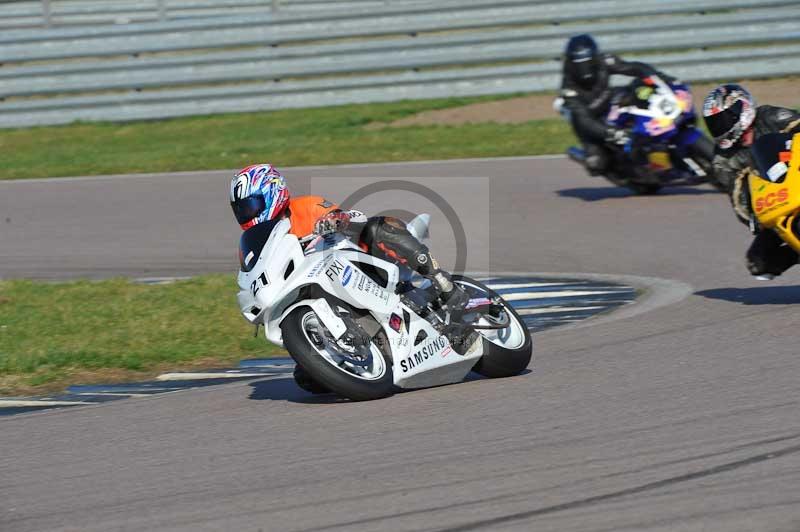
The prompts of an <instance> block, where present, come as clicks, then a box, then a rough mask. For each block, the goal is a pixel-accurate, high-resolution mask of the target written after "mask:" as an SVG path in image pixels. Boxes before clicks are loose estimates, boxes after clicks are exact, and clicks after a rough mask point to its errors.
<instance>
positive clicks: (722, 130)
mask: <svg viewBox="0 0 800 532" xmlns="http://www.w3.org/2000/svg"><path fill="white" fill-rule="evenodd" d="M742 107H743V104H742V102H741V100H740V101H738V102H736V103H735V104H733V105H732V106H730V107H728V108H727V109H725V110H724V111H721V112H719V113H716V114H713V115H709V116H707V117H705V119H706V126H708V132H709V133H711V136H712V137H714V138H715V139H719V138H722V137H725V136H726V135H727V134H728V133H730V132H731V131H732V130H733V129H734V128H735V127H736V125H737V124H738V123H739V120H740V118H741V116H742Z"/></svg>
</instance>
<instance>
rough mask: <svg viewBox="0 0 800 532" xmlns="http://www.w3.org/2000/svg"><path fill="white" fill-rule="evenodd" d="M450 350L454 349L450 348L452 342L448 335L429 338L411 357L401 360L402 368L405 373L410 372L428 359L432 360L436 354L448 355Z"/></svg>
mask: <svg viewBox="0 0 800 532" xmlns="http://www.w3.org/2000/svg"><path fill="white" fill-rule="evenodd" d="M450 351H452V349H450V342H448V341H447V337H446V336H444V335H440V336H438V337H436V338H434V339H433V340H428V341H427V342H426V343H425V344H424V345H423V346H422V347H421V348H420V349H418V350H417V351H415V352H414V353H413V354H412V355H411V356H410V357H408V358H404V359H403V360H401V361H400V369H401V371H402V372H403V373H408V372H409V371H411V370H412V369H414V368H416V367H417V366H419V365H421V364H424V363H425V362H427V361H428V360H432V359H433V358H434V357H435V356H436V355H439V354H442V356H447V355H448V354H450Z"/></svg>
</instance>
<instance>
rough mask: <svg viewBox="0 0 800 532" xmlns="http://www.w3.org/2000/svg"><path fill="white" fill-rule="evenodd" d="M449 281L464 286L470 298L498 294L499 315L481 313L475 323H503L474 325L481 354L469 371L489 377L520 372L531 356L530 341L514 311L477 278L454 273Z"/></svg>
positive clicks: (525, 366)
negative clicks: (482, 326)
mask: <svg viewBox="0 0 800 532" xmlns="http://www.w3.org/2000/svg"><path fill="white" fill-rule="evenodd" d="M453 282H454V283H456V284H458V285H459V286H461V287H462V288H463V289H464V290H466V291H467V293H468V294H469V295H470V297H471V298H482V297H486V298H489V299H496V298H499V299H500V301H501V302H502V307H503V310H502V312H501V314H502V315H501V316H496V317H495V316H490V315H485V316H481V317H480V318H479V320H478V321H477V322H475V324H476V325H478V326H481V325H489V326H493V325H496V324H497V323H501V324H506V323H507V325H506V326H505V327H503V328H487V329H481V328H476V331H477V332H478V333H479V334H480V335H481V339H482V341H483V356H482V357H481V358H480V359H478V363H477V364H475V366H474V367H473V368H472V371H474V372H476V373H479V374H481V375H483V376H484V377H490V378H502V377H511V376H514V375H519V374H520V373H522V371H524V370H525V369H526V368H527V367H528V364H530V361H531V357H532V356H533V341H532V340H531V335H530V332H529V331H528V328H527V327H526V326H525V322H524V321H522V318H521V317H520V315H519V314H518V313H517V311H516V310H514V308H513V307H512V306H511V305H510V304H509V303H508V302H507V301H506V300H505V299H503V298H502V296H500V295H499V294H498V293H497V292H495V291H494V290H492V289H491V288H489V287H488V286H486V285H485V284H483V283H481V282H480V281H476V280H474V279H470V278H469V277H464V276H462V275H454V276H453ZM501 327H502V325H501Z"/></svg>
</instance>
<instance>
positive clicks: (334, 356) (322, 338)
mask: <svg viewBox="0 0 800 532" xmlns="http://www.w3.org/2000/svg"><path fill="white" fill-rule="evenodd" d="M281 331H282V332H283V343H284V345H285V346H286V349H287V351H289V354H290V355H291V356H292V358H293V359H294V360H295V362H296V363H297V364H299V365H300V366H301V367H302V368H303V369H304V370H305V371H306V373H308V374H309V375H310V376H311V378H312V379H313V380H314V381H315V382H317V383H318V384H320V385H321V386H324V387H325V388H327V389H329V390H331V391H332V392H334V393H336V394H338V395H341V396H342V397H345V398H347V399H350V400H353V401H369V400H372V399H381V398H383V397H388V396H389V395H392V394H393V393H394V389H395V388H394V376H393V373H392V360H391V357H390V356H389V355H387V354H385V353H384V350H383V348H382V346H381V344H382V345H383V346H386V347H387V348H388V342H386V341H385V340H386V339H385V337H384V338H383V341H381V339H380V338H378V336H380V335H382V334H383V333H382V332H380V333H378V335H376V337H373V338H368V344H367V345H364V346H363V347H362V349H366V350H368V354H366V355H365V356H364V355H359V354H358V353H356V352H355V351H356V349H358V347H356V348H353V346H348V345H346V344H345V343H342V340H341V339H340V340H339V341H338V342H337V340H335V339H334V338H333V337H332V336H331V335H330V333H329V332H328V330H327V329H326V328H325V326H324V325H323V324H322V321H321V320H320V319H319V318H318V317H317V315H316V313H315V312H314V310H313V309H312V308H311V307H306V306H303V307H298V308H296V309H294V310H293V311H292V312H291V313H290V314H289V315H288V316H286V318H285V319H284V320H283V323H282V324H281ZM348 332H351V333H354V334H355V335H356V336H357V337H360V338H364V340H365V343H366V340H367V337H365V336H363V331H348Z"/></svg>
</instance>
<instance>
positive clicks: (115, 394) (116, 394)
mask: <svg viewBox="0 0 800 532" xmlns="http://www.w3.org/2000/svg"><path fill="white" fill-rule="evenodd" d="M161 393H167V392H161ZM72 395H77V396H81V395H89V396H93V397H105V396H109V397H150V396H152V395H156V394H152V393H123V392H81V393H73V394H72Z"/></svg>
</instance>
